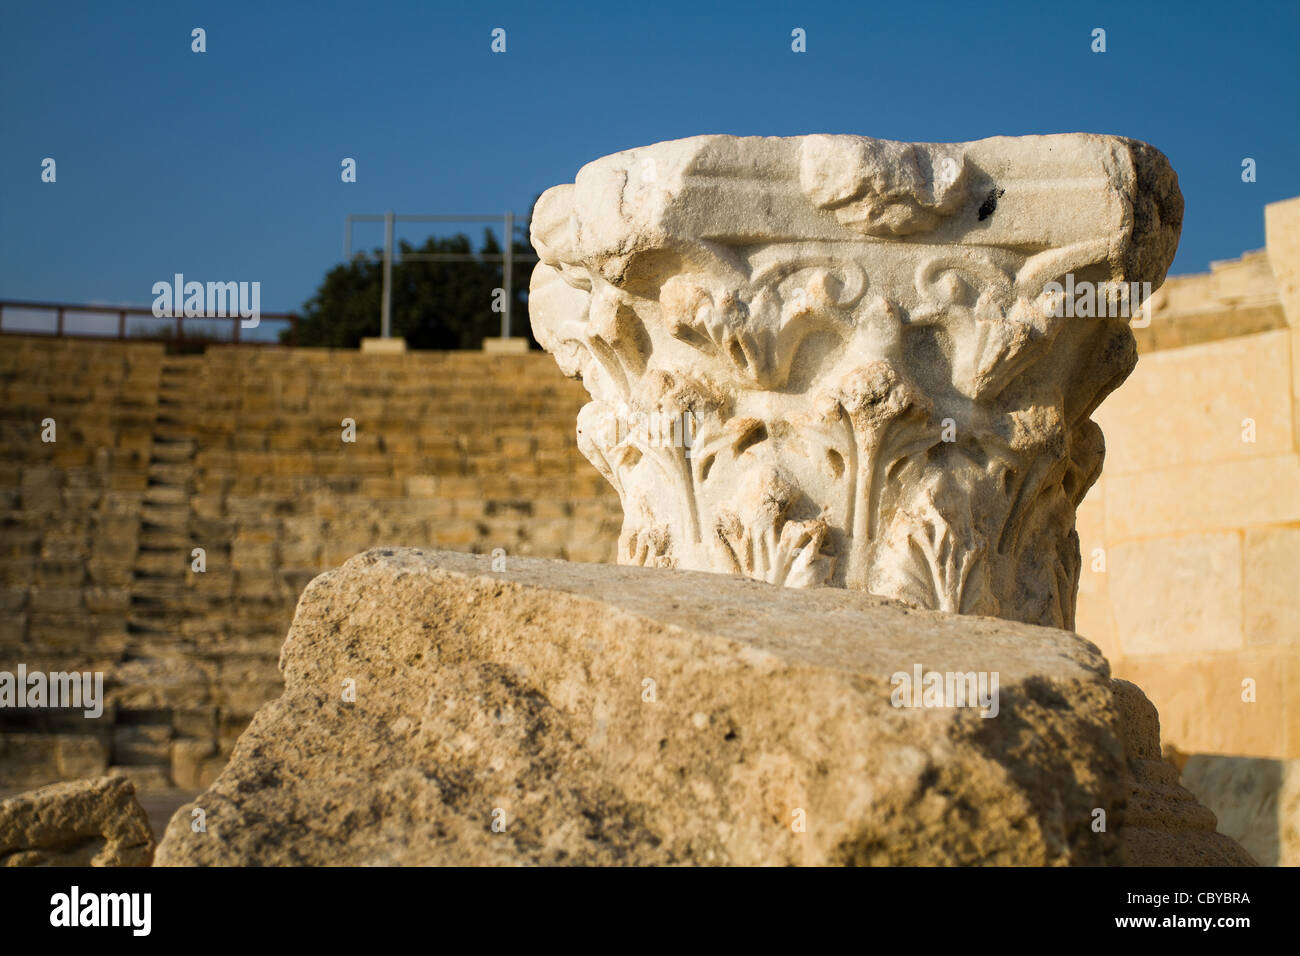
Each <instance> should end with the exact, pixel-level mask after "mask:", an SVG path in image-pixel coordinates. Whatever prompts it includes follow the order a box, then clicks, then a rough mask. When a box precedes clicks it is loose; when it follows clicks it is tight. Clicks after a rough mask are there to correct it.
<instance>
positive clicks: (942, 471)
mask: <svg viewBox="0 0 1300 956" xmlns="http://www.w3.org/2000/svg"><path fill="white" fill-rule="evenodd" d="M1182 210H1183V203H1182V196H1181V194H1180V193H1179V191H1178V186H1177V180H1176V177H1175V176H1174V173H1173V171H1172V170H1171V169H1170V168H1169V165H1168V163H1167V161H1166V160H1165V158H1164V157H1163V156H1162V155H1161V154H1160V153H1159V152H1157V151H1156V150H1154V149H1152V148H1151V147H1149V146H1147V145H1145V144H1142V143H1137V142H1134V141H1132V140H1126V139H1120V138H1117V137H1106V136H1094V135H1087V134H1071V135H1062V136H1030V137H1022V138H1018V139H1016V138H1006V137H999V138H994V139H986V140H980V141H978V142H972V143H957V144H913V143H895V142H889V141H885V140H874V139H867V138H864V137H858V136H821V135H817V136H804V137H791V138H776V137H767V138H760V137H733V136H697V137H693V138H691V139H684V140H678V141H674V142H668V143H659V144H656V145H654V146H648V147H644V148H641V149H634V150H629V151H626V152H623V153H618V154H615V155H613V156H607V157H605V158H603V159H599V160H596V161H595V162H592V163H589V164H587V165H586V166H584V167H583V168H582V169H581V170H580V171H579V172H578V174H577V177H576V181H575V182H574V183H573V184H571V185H564V186H557V187H554V188H553V189H550V190H548V191H547V192H546V193H544V194H543V196H542V197H541V199H539V201H538V203H537V207H536V209H535V211H534V216H533V220H532V241H533V245H534V246H535V247H536V249H537V251H538V256H539V257H540V262H539V264H538V266H537V268H536V269H535V270H534V272H533V277H532V284H531V288H530V293H529V314H530V317H531V320H532V324H533V331H534V334H535V336H536V338H537V340H538V342H539V343H540V344H541V345H542V346H543V348H545V349H546V350H547V351H549V352H551V353H552V354H553V355H554V357H555V360H556V361H557V363H558V364H559V366H560V369H561V370H562V371H563V372H564V373H565V374H566V375H568V376H570V377H573V378H581V380H582V382H583V385H584V387H585V388H586V389H587V391H588V392H589V393H590V395H591V397H592V401H591V403H589V404H588V405H586V406H585V407H584V408H583V410H582V412H581V413H580V414H579V416H578V443H579V447H580V448H581V450H582V453H583V454H584V455H585V456H586V457H587V458H588V460H590V461H591V462H592V463H593V464H594V465H595V466H596V468H597V470H598V471H599V472H600V473H601V474H602V475H603V476H604V477H605V478H606V479H607V480H608V481H609V483H610V484H611V485H613V486H614V488H615V489H616V490H617V492H618V494H619V497H620V499H621V501H622V504H623V511H624V525H623V531H622V534H621V536H620V540H619V562H620V563H623V564H635V565H646V566H654V567H678V568H692V569H699V570H711V571H720V572H728V573H736V574H740V575H744V576H747V577H752V578H757V579H760V580H765V581H768V582H771V583H775V584H784V585H789V586H796V587H813V586H820V585H834V586H839V587H848V588H853V589H857V590H867V591H871V592H873V593H876V594H882V595H886V596H889V597H894V598H899V599H901V600H904V601H907V602H908V603H911V604H914V605H917V606H921V607H928V608H934V609H939V610H946V611H955V612H962V613H971V614H988V615H997V616H1001V617H1006V618H1010V619H1013V620H1020V621H1026V622H1033V623H1040V624H1048V625H1056V626H1063V627H1072V626H1073V623H1074V604H1075V589H1076V587H1077V581H1078V574H1079V553H1078V544H1077V541H1076V539H1075V537H1074V533H1073V530H1074V529H1073V525H1074V509H1075V507H1076V505H1077V504H1078V503H1079V501H1080V500H1081V499H1082V497H1083V495H1084V494H1085V493H1086V491H1087V489H1088V487H1089V485H1091V484H1092V482H1093V481H1094V480H1095V479H1096V477H1097V475H1098V474H1099V472H1100V469H1101V462H1102V457H1103V443H1102V439H1101V432H1100V430H1099V429H1098V427H1097V425H1096V424H1095V423H1093V422H1092V420H1091V418H1090V417H1089V416H1090V415H1091V413H1092V411H1093V410H1094V409H1095V408H1096V406H1097V405H1098V404H1099V403H1100V402H1101V401H1102V400H1103V399H1104V398H1105V397H1106V395H1107V394H1109V393H1110V392H1111V391H1112V390H1113V389H1114V388H1115V387H1116V386H1117V385H1119V383H1120V382H1122V381H1123V380H1124V378H1125V377H1126V376H1127V375H1128V373H1129V372H1130V371H1131V370H1132V368H1133V363H1134V361H1135V347H1134V340H1133V335H1132V332H1131V331H1130V330H1129V327H1128V313H1127V310H1126V311H1125V312H1124V314H1123V316H1122V317H1121V316H1120V315H1119V314H1117V313H1118V309H1111V308H1109V307H1108V308H1106V309H1105V310H1104V311H1105V313H1106V314H1105V315H1104V316H1101V317H1098V316H1097V311H1098V310H1096V309H1094V308H1093V307H1090V306H1081V307H1080V312H1081V314H1080V315H1078V316H1076V315H1075V301H1074V299H1071V301H1070V303H1069V309H1068V310H1067V309H1066V308H1065V303H1063V302H1062V300H1061V294H1062V293H1063V292H1064V290H1065V289H1075V288H1076V285H1077V284H1082V285H1080V286H1079V287H1080V288H1082V287H1087V288H1088V289H1090V290H1093V291H1094V292H1097V293H1100V294H1101V296H1102V298H1103V300H1104V302H1105V303H1110V302H1111V299H1110V298H1109V296H1108V294H1107V293H1108V291H1109V290H1110V289H1111V288H1113V287H1109V286H1107V285H1106V284H1112V283H1113V284H1115V285H1118V284H1125V286H1124V287H1125V289H1126V290H1127V289H1128V286H1127V283H1132V282H1146V283H1149V284H1150V286H1152V287H1154V286H1159V285H1160V283H1161V282H1162V281H1163V280H1164V277H1165V272H1166V270H1167V268H1168V266H1169V263H1170V261H1171V260H1172V257H1173V254H1174V249H1175V247H1176V246H1177V241H1178V233H1179V229H1180V228H1181V223H1182ZM1067 316H1068V317H1067ZM1085 316H1086V317H1085ZM673 423H677V424H676V425H674V424H673Z"/></svg>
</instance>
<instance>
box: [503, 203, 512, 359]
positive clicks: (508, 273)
mask: <svg viewBox="0 0 1300 956" xmlns="http://www.w3.org/2000/svg"><path fill="white" fill-rule="evenodd" d="M514 252H515V214H514V213H512V212H508V213H506V247H505V248H504V249H502V250H501V254H502V256H503V258H502V260H501V280H502V282H503V283H504V284H505V287H506V307H505V310H504V311H503V312H502V313H501V337H502V338H503V339H508V338H510V300H511V299H513V298H514V289H513V287H512V283H511V278H512V276H513V273H514Z"/></svg>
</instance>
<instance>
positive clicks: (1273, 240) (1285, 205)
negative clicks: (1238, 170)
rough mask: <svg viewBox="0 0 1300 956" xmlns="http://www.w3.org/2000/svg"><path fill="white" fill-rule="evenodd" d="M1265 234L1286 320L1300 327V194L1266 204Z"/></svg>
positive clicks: (1269, 258)
mask: <svg viewBox="0 0 1300 956" xmlns="http://www.w3.org/2000/svg"><path fill="white" fill-rule="evenodd" d="M1264 234H1265V237H1266V240H1265V241H1266V242H1267V243H1268V260H1269V265H1270V266H1271V267H1272V269H1273V275H1274V276H1275V277H1276V278H1277V289H1278V296H1279V297H1280V298H1281V300H1282V308H1283V311H1285V312H1286V319H1287V324H1288V325H1290V326H1291V327H1292V328H1300V197H1297V198H1295V199H1287V200H1285V201H1283V202H1275V203H1270V204H1269V205H1267V206H1265V207H1264Z"/></svg>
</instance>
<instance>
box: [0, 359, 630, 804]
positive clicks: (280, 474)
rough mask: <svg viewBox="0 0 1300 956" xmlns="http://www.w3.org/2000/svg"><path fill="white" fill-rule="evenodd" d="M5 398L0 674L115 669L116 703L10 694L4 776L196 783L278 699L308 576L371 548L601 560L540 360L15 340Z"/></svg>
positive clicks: (585, 478)
mask: <svg viewBox="0 0 1300 956" xmlns="http://www.w3.org/2000/svg"><path fill="white" fill-rule="evenodd" d="M0 391H2V393H3V410H2V411H0V429H2V431H0V444H2V446H3V455H0V502H2V503H3V509H2V512H3V518H0V670H8V671H10V672H12V671H14V670H15V668H16V666H17V665H18V664H19V663H24V664H26V666H27V668H28V670H43V671H47V672H49V671H60V670H102V671H104V672H105V674H106V679H107V683H108V686H107V687H106V691H107V696H108V698H109V701H110V708H109V710H108V712H106V713H105V715H104V717H102V718H101V719H99V720H88V719H85V718H84V717H82V716H80V715H79V714H71V715H69V714H67V713H66V712H56V711H49V710H44V711H39V710H29V711H15V710H12V709H6V710H0V789H4V788H17V787H21V786H29V785H35V784H39V783H43V782H46V781H48V780H51V779H55V778H58V777H80V776H87V775H90V774H94V773H98V772H101V771H102V770H104V769H105V768H106V767H118V768H122V771H123V772H126V773H129V774H130V775H131V776H133V777H135V778H136V779H137V781H138V782H140V783H141V784H142V785H144V786H165V785H167V784H168V783H169V782H171V783H174V784H175V785H178V786H182V787H197V786H200V785H203V784H205V783H206V782H207V781H209V780H210V779H211V778H212V777H213V776H214V775H215V773H216V772H217V770H218V769H219V768H220V767H221V766H222V765H223V764H224V761H225V758H226V756H227V755H228V753H229V751H230V748H231V746H232V745H233V743H234V740H235V738H236V737H237V736H238V735H239V733H240V732H241V731H242V730H243V728H244V727H245V725H246V724H247V722H248V720H249V718H250V717H251V715H252V713H253V712H254V711H255V710H256V708H257V707H258V706H259V705H260V704H262V703H263V702H265V701H266V700H268V699H270V698H272V697H274V696H276V695H277V694H278V693H279V678H278V673H277V669H276V660H277V656H278V654H279V649H280V645H281V644H282V643H283V640H284V634H285V632H286V629H287V627H288V624H289V622H290V620H291V617H292V614H293V609H294V604H295V602H296V600H297V597H298V594H299V593H300V592H301V590H302V588H303V587H304V585H305V584H306V583H307V582H308V581H309V580H310V579H311V578H312V577H314V576H315V575H316V574H318V573H319V572H321V571H323V570H326V569H328V568H331V567H335V566H337V565H339V564H341V563H342V562H343V561H345V560H346V559H347V558H349V557H351V556H352V555H354V554H356V553H357V552H359V551H363V550H365V549H366V548H369V547H372V546H375V545H377V544H392V545H415V546H432V547H443V548H450V549H455V550H462V551H475V552H491V551H492V550H493V549H495V548H501V549H503V550H504V551H505V552H506V554H507V555H535V556H544V557H558V558H567V559H570V560H578V561H601V560H612V558H613V548H614V542H615V540H616V538H617V534H618V527H619V523H620V521H621V511H620V509H619V507H618V500H617V497H616V496H615V495H614V493H613V491H612V490H611V489H609V487H608V486H607V485H606V483H605V482H604V480H603V479H601V478H600V476H599V475H598V474H597V473H596V472H595V470H594V469H592V468H591V467H590V466H589V465H588V464H587V463H586V461H585V460H584V459H583V458H582V457H581V456H580V455H579V454H578V452H577V449H576V445H575V440H574V420H575V417H576V415H577V411H578V409H579V408H580V407H581V405H582V404H583V402H584V400H585V395H584V393H583V391H582V389H581V387H580V386H578V385H577V384H576V383H573V382H570V381H567V380H565V379H564V378H563V377H562V376H561V374H560V373H559V371H558V370H557V369H556V368H555V364H554V362H552V361H551V360H550V358H549V356H545V355H541V354H533V355H518V356H485V355H483V354H481V353H468V352H459V353H430V352H417V353H409V354H405V355H375V354H362V353H358V352H352V351H330V350H324V349H320V350H316V349H297V350H282V349H258V348H252V347H238V346H221V347H214V348H210V349H209V350H208V351H207V353H206V354H204V355H201V356H180V357H171V356H166V355H164V354H163V350H162V347H161V346H158V345H150V344H121V343H116V342H107V343H106V342H90V341H85V340H74V339H51V338H41V337H36V336H32V337H15V336H6V337H4V339H3V340H0ZM47 418H52V419H54V422H55V429H56V431H55V438H56V440H55V441H53V442H44V441H42V440H41V432H42V421H43V420H45V419H47ZM345 418H350V419H352V420H354V421H355V438H356V440H355V442H344V441H343V427H342V422H343V419H345ZM195 548H202V549H203V550H204V562H205V568H206V569H205V570H204V571H203V572H202V573H199V572H196V571H195V570H193V564H194V557H193V549H195Z"/></svg>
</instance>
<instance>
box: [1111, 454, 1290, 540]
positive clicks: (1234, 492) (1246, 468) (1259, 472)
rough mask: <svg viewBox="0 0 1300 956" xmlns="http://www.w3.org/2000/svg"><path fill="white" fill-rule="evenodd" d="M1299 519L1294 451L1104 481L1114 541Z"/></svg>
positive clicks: (1112, 476) (1139, 473)
mask: <svg viewBox="0 0 1300 956" xmlns="http://www.w3.org/2000/svg"><path fill="white" fill-rule="evenodd" d="M1296 521H1300V455H1296V454H1289V455H1274V456H1270V457H1267V458H1251V459H1243V460H1240V461H1230V462H1214V463H1211V464H1205V465H1188V466H1187V467H1184V468H1168V469H1160V470H1158V471H1145V472H1137V473H1134V474H1128V475H1111V476H1110V477H1109V478H1108V479H1107V482H1106V538H1107V540H1109V541H1111V542H1115V541H1124V540H1128V539H1131V538H1148V537H1164V536H1168V535H1178V534H1190V533H1193V532H1198V531H1220V530H1227V529H1235V528H1245V527H1249V526H1251V525H1269V524H1286V523H1288V522H1296Z"/></svg>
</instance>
